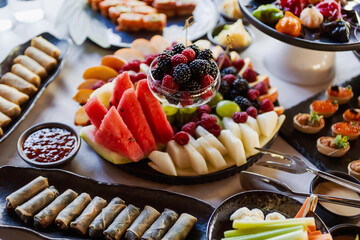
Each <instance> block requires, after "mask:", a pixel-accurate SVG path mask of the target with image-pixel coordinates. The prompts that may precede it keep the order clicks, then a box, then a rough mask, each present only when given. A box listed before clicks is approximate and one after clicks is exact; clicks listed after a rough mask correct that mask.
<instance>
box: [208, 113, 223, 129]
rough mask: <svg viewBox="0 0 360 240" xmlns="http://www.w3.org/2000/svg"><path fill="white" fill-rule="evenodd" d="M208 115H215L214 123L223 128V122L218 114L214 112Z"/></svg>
mask: <svg viewBox="0 0 360 240" xmlns="http://www.w3.org/2000/svg"><path fill="white" fill-rule="evenodd" d="M210 115H212V116H214V117H216V119H217V122H216V123H217V124H219V125H220V127H221V129H224V128H225V126H224V124H223V122H222V121H221V118H220V117H219V116H218V115H216V114H210Z"/></svg>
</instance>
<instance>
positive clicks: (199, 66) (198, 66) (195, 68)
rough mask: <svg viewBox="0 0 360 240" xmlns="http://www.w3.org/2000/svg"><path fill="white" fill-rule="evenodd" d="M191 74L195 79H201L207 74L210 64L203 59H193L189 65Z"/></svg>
mask: <svg viewBox="0 0 360 240" xmlns="http://www.w3.org/2000/svg"><path fill="white" fill-rule="evenodd" d="M189 67H190V69H191V73H192V74H193V75H194V76H196V77H201V76H204V75H206V74H208V73H209V71H210V64H209V63H208V61H206V60H203V59H195V60H194V61H192V62H191V63H190V64H189Z"/></svg>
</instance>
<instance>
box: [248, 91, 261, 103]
mask: <svg viewBox="0 0 360 240" xmlns="http://www.w3.org/2000/svg"><path fill="white" fill-rule="evenodd" d="M247 96H248V98H249V100H251V101H254V100H255V99H257V97H258V96H260V91H259V90H257V89H249V90H248V94H247Z"/></svg>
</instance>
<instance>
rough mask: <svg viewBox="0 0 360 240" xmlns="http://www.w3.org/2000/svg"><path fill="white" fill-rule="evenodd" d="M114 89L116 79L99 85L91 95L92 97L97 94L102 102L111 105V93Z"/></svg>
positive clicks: (106, 105)
mask: <svg viewBox="0 0 360 240" xmlns="http://www.w3.org/2000/svg"><path fill="white" fill-rule="evenodd" d="M113 91H114V81H112V82H110V83H106V84H104V85H103V86H101V87H99V88H98V89H96V90H95V91H93V93H92V94H91V95H90V98H92V97H93V96H97V97H98V98H99V100H100V102H101V103H102V104H103V105H104V106H105V107H108V106H109V102H110V98H111V95H112V94H113Z"/></svg>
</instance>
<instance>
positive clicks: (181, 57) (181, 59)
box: [171, 54, 188, 67]
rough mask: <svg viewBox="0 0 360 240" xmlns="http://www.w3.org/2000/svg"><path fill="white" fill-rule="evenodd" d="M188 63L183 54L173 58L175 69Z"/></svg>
mask: <svg viewBox="0 0 360 240" xmlns="http://www.w3.org/2000/svg"><path fill="white" fill-rule="evenodd" d="M187 62H188V59H187V58H186V57H185V56H184V55H182V54H175V55H174V56H172V57H171V63H172V65H173V67H176V66H177V65H179V64H180V63H184V64H186V63H187Z"/></svg>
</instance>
